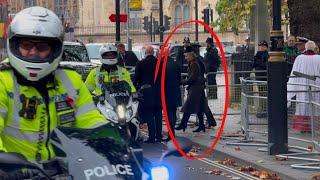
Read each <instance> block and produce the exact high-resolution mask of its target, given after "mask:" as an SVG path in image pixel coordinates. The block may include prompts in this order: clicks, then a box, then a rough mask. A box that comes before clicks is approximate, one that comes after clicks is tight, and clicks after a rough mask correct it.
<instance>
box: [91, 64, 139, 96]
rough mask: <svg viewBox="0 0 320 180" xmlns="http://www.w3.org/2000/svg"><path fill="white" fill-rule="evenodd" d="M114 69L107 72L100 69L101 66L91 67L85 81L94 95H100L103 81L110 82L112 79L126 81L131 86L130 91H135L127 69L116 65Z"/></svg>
mask: <svg viewBox="0 0 320 180" xmlns="http://www.w3.org/2000/svg"><path fill="white" fill-rule="evenodd" d="M117 69H118V70H116V71H111V72H110V73H108V72H107V71H104V70H101V67H96V68H94V69H92V70H91V71H90V73H89V75H88V77H87V79H86V81H85V84H86V85H87V87H88V89H89V91H90V92H93V94H95V95H101V94H102V92H101V86H102V84H103V83H107V82H112V80H113V79H116V80H119V81H126V82H127V83H128V84H129V85H130V88H131V93H134V92H136V88H135V87H134V85H133V83H132V80H131V77H130V74H129V72H128V70H127V69H126V68H124V67H121V66H117Z"/></svg>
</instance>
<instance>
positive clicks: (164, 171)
mask: <svg viewBox="0 0 320 180" xmlns="http://www.w3.org/2000/svg"><path fill="white" fill-rule="evenodd" d="M151 179H152V180H168V179H169V169H168V168H167V167H165V166H157V167H153V168H152V169H151Z"/></svg>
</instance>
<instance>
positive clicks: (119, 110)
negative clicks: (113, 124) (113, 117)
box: [117, 105, 126, 119]
mask: <svg viewBox="0 0 320 180" xmlns="http://www.w3.org/2000/svg"><path fill="white" fill-rule="evenodd" d="M117 113H118V117H119V119H124V118H125V116H126V109H125V107H124V106H122V105H119V106H117Z"/></svg>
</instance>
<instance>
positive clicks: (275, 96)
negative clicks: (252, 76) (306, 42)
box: [267, 0, 288, 155]
mask: <svg viewBox="0 0 320 180" xmlns="http://www.w3.org/2000/svg"><path fill="white" fill-rule="evenodd" d="M270 40H271V47H270V53H269V54H270V58H269V60H268V68H267V69H268V70H267V71H268V154H269V155H276V154H286V153H288V122H287V121H288V120H287V116H288V115H287V83H286V81H287V80H286V76H287V75H286V72H287V64H286V62H285V58H284V53H283V52H282V50H283V45H284V37H283V32H282V31H281V0H273V26H272V31H271V33H270Z"/></svg>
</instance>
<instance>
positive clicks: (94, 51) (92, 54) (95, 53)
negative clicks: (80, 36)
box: [86, 44, 101, 59]
mask: <svg viewBox="0 0 320 180" xmlns="http://www.w3.org/2000/svg"><path fill="white" fill-rule="evenodd" d="M86 47H87V50H88V55H89V58H90V59H100V58H101V56H100V53H99V50H100V47H101V45H98V44H95V45H87V46H86Z"/></svg>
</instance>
